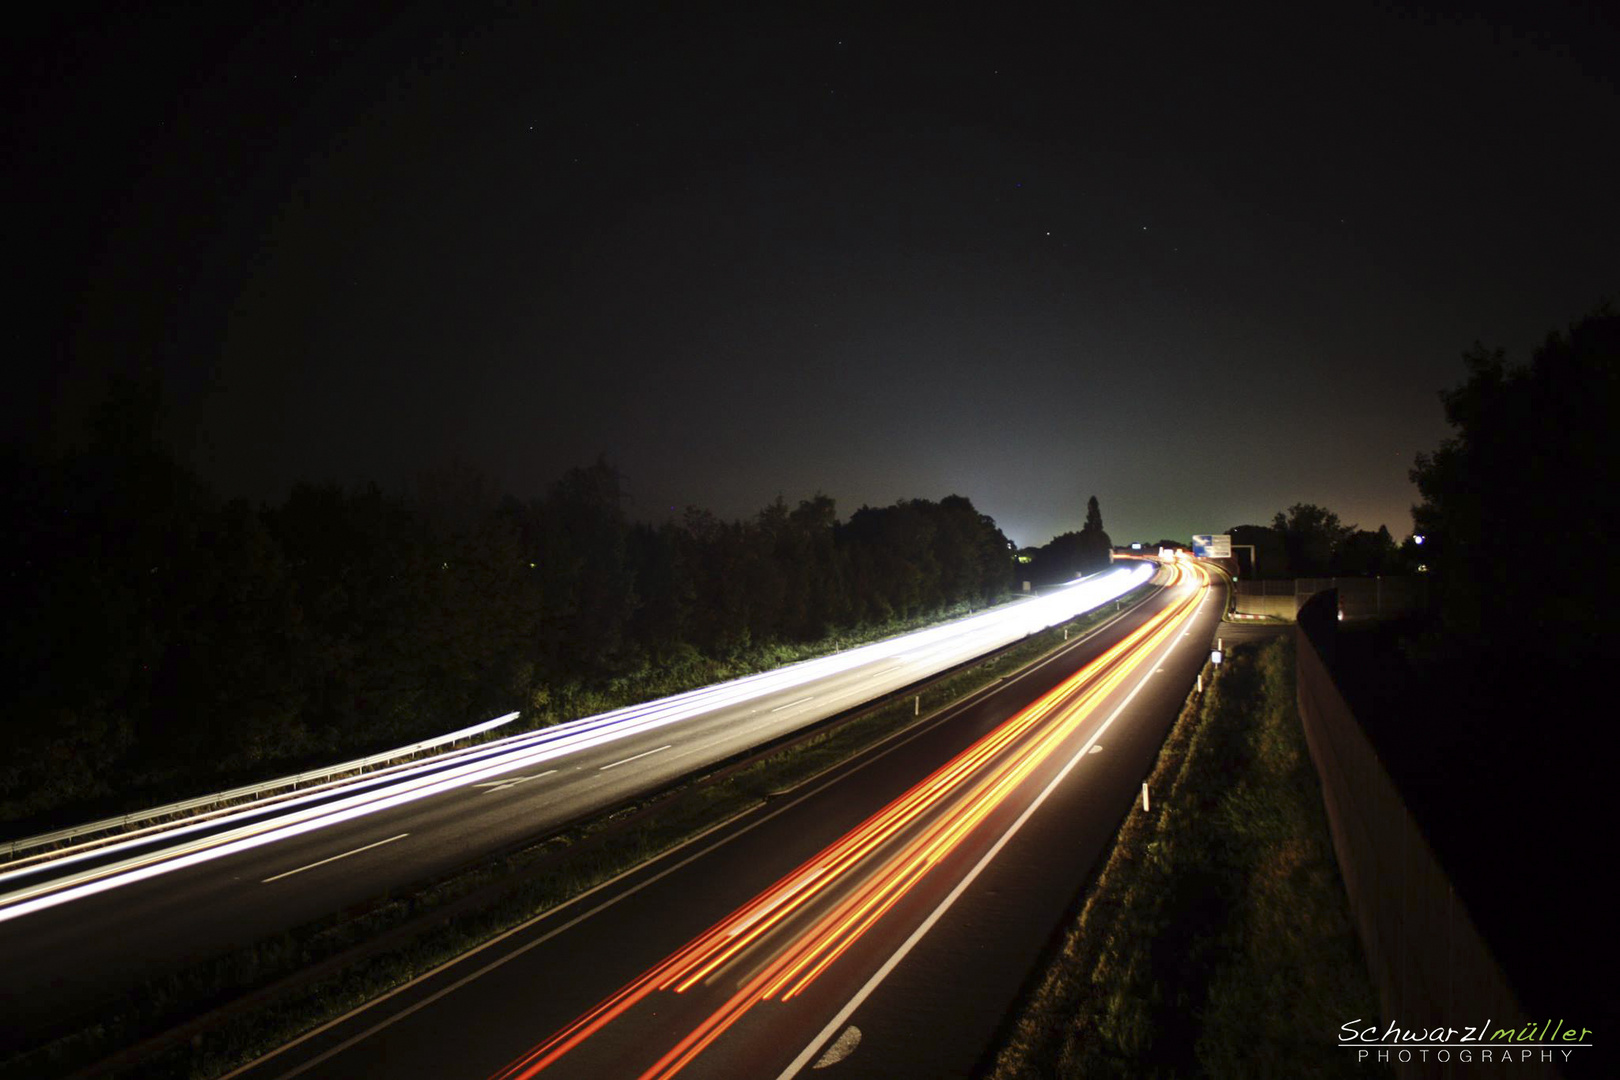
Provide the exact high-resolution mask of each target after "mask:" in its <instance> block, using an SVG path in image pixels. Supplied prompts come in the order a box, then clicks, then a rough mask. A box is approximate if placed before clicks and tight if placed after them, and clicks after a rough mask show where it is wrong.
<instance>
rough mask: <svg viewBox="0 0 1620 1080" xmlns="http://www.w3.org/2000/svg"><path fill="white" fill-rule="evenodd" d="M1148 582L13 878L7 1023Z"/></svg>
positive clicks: (456, 861) (7, 899) (737, 745)
mask: <svg viewBox="0 0 1620 1080" xmlns="http://www.w3.org/2000/svg"><path fill="white" fill-rule="evenodd" d="M1145 571H1146V567H1145V565H1135V564H1133V565H1131V566H1130V567H1128V568H1122V570H1121V571H1120V572H1117V573H1115V574H1112V575H1108V576H1104V575H1097V576H1095V577H1094V578H1091V579H1087V580H1086V581H1084V582H1081V583H1079V584H1078V585H1076V586H1074V587H1071V588H1068V589H1064V590H1059V591H1057V592H1055V593H1053V594H1050V595H1048V596H1043V597H1041V598H1038V599H1035V600H1031V601H1026V602H1024V603H1020V604H1015V605H1009V606H1007V607H1004V608H1000V609H995V610H993V611H990V612H986V613H982V614H981V615H978V616H973V617H970V618H968V619H964V620H958V621H956V622H954V623H950V624H946V625H944V626H940V627H934V628H931V629H929V630H925V631H920V632H918V633H916V634H911V635H905V636H903V637H900V638H894V639H889V640H887V641H883V642H878V643H875V644H873V645H869V646H865V647H862V648H860V649H855V650H850V651H849V652H846V653H841V654H837V655H835V656H831V657H825V658H822V659H819V660H815V661H809V662H806V663H803V664H797V665H791V666H789V667H787V668H782V669H778V670H776V671H772V672H766V673H762V674H760V675H756V676H751V677H749V678H746V679H740V680H735V681H733V682H731V683H726V684H720V685H718V686H714V687H706V688H703V689H701V690H698V691H693V692H692V693H690V694H684V695H679V696H678V697H675V698H670V699H664V700H661V701H657V702H650V703H647V704H645V705H642V706H636V707H633V708H630V709H622V710H617V711H615V712H614V713H609V714H605V715H603V716H599V717H590V718H586V719H585V720H581V721H576V722H574V723H572V724H567V725H559V726H558V727H556V728H550V729H545V730H543V731H539V732H531V733H526V734H524V735H521V736H516V737H512V738H508V739H503V740H500V741H498V742H495V743H491V744H488V745H486V746H482V747H478V748H474V749H472V750H467V751H462V752H459V753H456V754H451V755H445V756H443V757H441V758H435V759H431V760H428V761H426V762H421V763H413V764H411V765H408V766H403V767H400V768H398V769H392V770H387V771H386V772H384V773H381V774H377V775H375V776H371V777H367V778H364V779H362V780H360V781H358V782H354V783H350V784H346V785H341V786H334V787H331V788H329V789H323V790H321V791H317V792H314V793H300V794H297V795H294V796H290V797H288V798H285V799H283V800H279V801H277V802H276V803H274V804H273V805H270V806H267V807H258V808H247V809H245V810H242V811H237V812H233V813H231V814H228V815H223V816H221V817H219V818H216V819H211V820H209V821H207V822H201V823H197V824H194V825H189V826H186V827H184V828H182V829H178V830H170V831H166V832H164V833H162V834H159V835H157V836H155V837H151V838H143V839H137V840H135V841H132V842H128V843H118V844H111V845H103V846H100V847H97V848H95V849H93V850H89V851H86V852H85V853H84V854H83V855H82V856H80V857H69V858H66V859H58V860H53V861H51V862H47V863H44V864H39V865H31V866H27V867H23V868H13V869H12V870H10V871H7V870H6V869H5V868H3V867H0V955H3V956H5V957H6V961H7V962H6V964H5V965H0V1012H3V1013H4V1014H5V1015H6V1017H7V1022H8V1029H9V1030H8V1035H11V1036H13V1037H14V1038H15V1040H16V1041H17V1042H19V1043H24V1044H26V1043H30V1042H34V1041H37V1039H39V1038H41V1037H44V1036H47V1035H49V1034H50V1033H51V1032H53V1031H56V1030H62V1029H64V1028H66V1027H70V1026H71V1025H72V1023H73V1022H74V1021H75V1020H77V1019H79V1018H82V1017H85V1016H88V1015H93V1014H94V1012H95V1011H96V1010H97V1009H98V1008H100V1007H102V1005H103V1004H104V1003H105V1002H108V1001H111V1000H116V998H117V997H118V996H119V995H120V994H121V993H122V992H124V991H125V990H126V989H127V988H128V987H130V986H132V985H135V984H136V983H138V982H139V981H140V980H142V979H144V978H148V977H151V976H154V975H157V974H161V973H162V972H164V971H166V970H171V969H173V968H175V967H178V966H182V965H184V964H187V963H191V962H195V961H198V960H201V959H204V958H206V957H208V956H210V955H215V954H217V953H219V952H221V951H222V950H225V949H227V948H229V947H232V946H235V945H241V944H246V943H249V942H252V941H254V940H257V939H259V938H262V937H264V936H266V935H268V934H271V933H274V932H276V931H278V930H282V929H285V928H287V927H290V926H295V925H298V924H300V923H303V922H307V921H310V920H313V919H316V918H319V917H321V916H323V915H327V914H329V913H332V912H334V911H339V910H342V909H344V908H346V907H349V906H351V905H354V904H357V903H361V902H364V901H365V900H367V899H369V898H371V897H374V896H378V895H381V894H383V893H385V892H386V891H387V890H389V889H390V888H395V887H399V886H402V885H406V884H409V883H410V882H412V881H417V880H423V879H426V878H430V877H432V876H434V875H435V874H439V873H443V872H445V871H446V870H448V869H451V868H453V867H455V866H457V865H461V864H462V863H464V862H465V861H467V860H468V859H469V858H471V857H474V856H476V855H477V854H478V853H479V852H481V851H492V850H497V849H500V848H502V847H504V846H506V845H509V844H511V843H513V842H515V841H517V840H520V839H522V838H524V837H529V836H534V835H537V834H542V833H544V832H546V831H548V830H549V829H551V828H554V827H556V826H558V825H560V824H563V823H566V822H568V821H572V820H576V819H578V818H581V817H584V816H587V815H589V814H590V813H592V812H594V811H596V810H599V809H601V808H603V807H605V806H610V805H614V804H616V803H619V802H622V801H624V800H626V799H629V798H633V797H635V796H636V795H638V794H640V793H644V792H647V791H650V790H655V789H657V788H658V787H661V786H663V785H665V784H667V783H669V782H670V781H672V780H674V779H676V778H678V777H680V776H682V775H686V774H688V773H690V772H692V771H694V770H697V769H700V768H702V767H704V766H706V765H708V764H711V763H713V762H715V761H719V760H724V759H725V758H727V757H730V756H732V755H734V754H736V753H739V752H742V751H745V750H747V749H749V748H751V747H753V746H756V745H758V744H759V743H761V742H764V741H768V740H770V739H772V738H776V737H778V736H780V735H783V734H787V733H790V732H792V731H795V730H797V729H799V728H801V727H804V726H805V725H807V724H810V723H813V722H815V721H817V720H819V719H822V718H825V717H827V716H830V715H835V714H836V713H838V712H841V711H844V710H846V709H849V708H851V707H853V706H855V705H858V704H860V703H861V702H863V701H866V700H871V699H872V698H875V697H879V696H881V695H883V694H885V693H890V692H893V691H895V690H897V689H901V688H903V687H905V686H907V685H909V684H911V683H913V682H916V681H918V680H920V679H924V678H927V677H929V676H930V675H932V674H935V673H937V672H938V671H941V670H945V669H947V668H949V667H952V666H954V665H955V664H958V663H961V662H963V661H964V660H967V659H970V658H971V657H973V656H976V655H980V654H982V653H984V652H988V651H991V650H993V649H995V648H997V647H999V646H1001V645H1004V644H1006V643H1008V642H1010V641H1014V640H1017V639H1018V638H1019V637H1022V636H1024V635H1025V634H1027V633H1029V632H1032V631H1033V630H1035V629H1039V628H1041V627H1043V626H1046V625H1050V624H1052V623H1055V622H1061V621H1064V620H1065V619H1067V618H1070V617H1072V616H1073V615H1074V614H1075V613H1077V612H1079V611H1083V610H1087V609H1088V608H1090V607H1092V606H1095V605H1096V604H1098V603H1102V602H1106V601H1107V600H1108V599H1110V598H1111V597H1112V596H1115V595H1118V594H1119V593H1120V592H1123V591H1125V590H1126V589H1128V588H1130V587H1132V585H1134V583H1135V581H1136V579H1137V578H1139V577H1140V576H1141V575H1142V574H1143V573H1144V572H1145Z"/></svg>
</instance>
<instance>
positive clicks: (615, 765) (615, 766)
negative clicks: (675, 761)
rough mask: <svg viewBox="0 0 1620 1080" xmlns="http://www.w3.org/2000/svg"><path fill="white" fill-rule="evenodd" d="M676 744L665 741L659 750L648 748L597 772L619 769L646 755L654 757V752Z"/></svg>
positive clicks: (659, 751)
mask: <svg viewBox="0 0 1620 1080" xmlns="http://www.w3.org/2000/svg"><path fill="white" fill-rule="evenodd" d="M674 745H675V744H674V743H665V744H664V745H663V746H660V747H659V748H658V749H657V750H648V751H647V752H645V753H642V754H636V755H634V756H633V757H627V758H625V759H624V760H623V761H615V762H614V763H613V764H611V765H604V766H602V767H601V768H600V769H597V770H596V771H597V772H607V771H608V770H609V769H617V768H618V767H619V766H620V765H628V764H630V763H631V762H632V761H640V760H641V759H642V758H644V757H652V756H653V755H654V754H661V753H663V752H664V751H665V750H668V749H669V748H670V747H672V746H674Z"/></svg>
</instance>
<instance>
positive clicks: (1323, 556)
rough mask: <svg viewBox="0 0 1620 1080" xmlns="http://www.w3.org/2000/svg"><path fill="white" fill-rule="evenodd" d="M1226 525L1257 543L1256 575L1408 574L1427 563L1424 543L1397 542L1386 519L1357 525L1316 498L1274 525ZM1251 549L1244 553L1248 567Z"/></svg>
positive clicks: (1235, 536) (1239, 538) (1235, 537)
mask: <svg viewBox="0 0 1620 1080" xmlns="http://www.w3.org/2000/svg"><path fill="white" fill-rule="evenodd" d="M1227 531H1228V532H1230V533H1231V535H1232V543H1233V544H1234V545H1242V544H1249V545H1252V546H1253V548H1254V551H1253V552H1252V555H1253V557H1254V563H1253V567H1254V568H1253V571H1252V574H1253V576H1255V577H1262V578H1290V577H1360V576H1366V575H1375V574H1410V573H1413V572H1414V571H1416V570H1417V568H1418V567H1419V566H1420V565H1423V551H1422V549H1421V546H1420V545H1418V544H1416V543H1415V542H1413V541H1412V540H1411V539H1410V538H1409V539H1407V540H1406V541H1405V542H1403V543H1401V544H1399V545H1397V544H1396V543H1395V538H1394V537H1393V536H1391V535H1390V532H1389V527H1388V526H1387V525H1380V526H1378V528H1377V529H1359V528H1357V527H1356V526H1354V525H1346V524H1345V523H1344V522H1343V521H1341V520H1340V519H1339V515H1338V514H1336V513H1334V512H1333V511H1332V510H1328V509H1325V508H1323V507H1320V506H1317V505H1315V504H1314V503H1295V504H1294V505H1293V506H1290V507H1289V508H1288V509H1287V510H1283V511H1279V512H1278V513H1277V516H1276V517H1275V518H1273V519H1272V522H1271V524H1270V525H1235V526H1233V527H1232V528H1231V529H1229V530H1227ZM1234 554H1238V553H1237V552H1234ZM1250 554H1251V553H1250V552H1248V551H1244V552H1242V553H1241V560H1242V561H1241V563H1240V565H1242V566H1243V567H1244V569H1245V570H1249V563H1248V561H1247V560H1248V558H1249V556H1250Z"/></svg>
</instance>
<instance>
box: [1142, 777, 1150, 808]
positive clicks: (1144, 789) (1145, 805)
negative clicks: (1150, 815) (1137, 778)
mask: <svg viewBox="0 0 1620 1080" xmlns="http://www.w3.org/2000/svg"><path fill="white" fill-rule="evenodd" d="M1149 809H1150V807H1149V806H1148V793H1147V781H1146V780H1144V781H1142V812H1143V813H1144V814H1145V813H1147V812H1148V810H1149Z"/></svg>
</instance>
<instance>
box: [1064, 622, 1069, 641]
mask: <svg viewBox="0 0 1620 1080" xmlns="http://www.w3.org/2000/svg"><path fill="white" fill-rule="evenodd" d="M1063 640H1064V641H1068V640H1069V628H1068V627H1067V626H1065V627H1064V628H1063Z"/></svg>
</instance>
